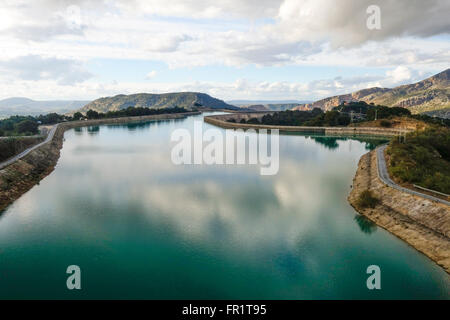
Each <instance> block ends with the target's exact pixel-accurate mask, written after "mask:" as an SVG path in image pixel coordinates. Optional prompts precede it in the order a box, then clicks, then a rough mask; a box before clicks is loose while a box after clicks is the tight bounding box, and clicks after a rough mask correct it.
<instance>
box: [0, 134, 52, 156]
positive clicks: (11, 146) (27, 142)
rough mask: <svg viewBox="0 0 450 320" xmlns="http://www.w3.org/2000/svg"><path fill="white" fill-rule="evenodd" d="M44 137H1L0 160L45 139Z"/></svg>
mask: <svg viewBox="0 0 450 320" xmlns="http://www.w3.org/2000/svg"><path fill="white" fill-rule="evenodd" d="M43 140H44V137H39V136H37V137H5V138H3V137H2V139H0V162H2V161H5V160H7V159H9V158H11V157H13V156H14V155H16V154H19V153H21V152H22V151H24V150H26V149H27V148H29V147H31V146H33V145H35V144H38V143H39V142H41V141H43Z"/></svg>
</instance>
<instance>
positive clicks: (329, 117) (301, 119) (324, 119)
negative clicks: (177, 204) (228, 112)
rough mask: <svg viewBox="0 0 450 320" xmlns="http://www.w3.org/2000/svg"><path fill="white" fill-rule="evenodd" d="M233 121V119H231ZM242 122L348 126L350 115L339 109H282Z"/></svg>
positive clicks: (242, 121)
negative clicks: (326, 110) (325, 110)
mask: <svg viewBox="0 0 450 320" xmlns="http://www.w3.org/2000/svg"><path fill="white" fill-rule="evenodd" d="M230 121H231V120H230ZM240 122H241V123H247V124H264V125H281V126H316V127H318V126H347V125H348V124H350V117H349V116H348V115H346V114H343V113H340V112H338V111H328V112H325V113H324V112H323V111H322V110H321V109H318V108H315V109H313V110H312V111H292V110H287V111H280V112H276V113H273V114H266V115H264V116H263V117H262V118H261V119H257V118H251V119H249V120H247V121H246V120H245V119H242V120H241V121H240Z"/></svg>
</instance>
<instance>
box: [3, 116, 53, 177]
mask: <svg viewBox="0 0 450 320" xmlns="http://www.w3.org/2000/svg"><path fill="white" fill-rule="evenodd" d="M57 128H58V124H55V125H54V126H53V127H52V128H51V129H50V131H49V133H48V135H47V138H45V140H44V141H42V142H40V143H38V144H36V145H34V146H32V147H30V148H28V149H26V150H24V151H22V152H21V153H19V154H18V155H15V156H14V157H12V158H10V159H8V160H6V161H3V162H2V163H0V170H1V169H3V168H5V167H7V166H9V165H10V164H11V163H13V162H15V161H17V160H19V159H21V158H23V157H25V156H26V155H27V154H29V153H30V152H31V151H33V150H35V149H37V148H39V147H40V146H42V145H44V144H46V143H49V142H50V141H52V139H53V136H54V135H55V132H56V129H57Z"/></svg>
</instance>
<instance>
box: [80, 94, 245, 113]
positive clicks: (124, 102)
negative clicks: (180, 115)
mask: <svg viewBox="0 0 450 320" xmlns="http://www.w3.org/2000/svg"><path fill="white" fill-rule="evenodd" d="M176 106H178V107H180V108H186V109H188V110H191V109H192V108H198V107H205V108H211V109H232V110H234V109H238V108H237V107H235V106H232V105H230V104H227V103H225V102H224V101H222V100H219V99H216V98H213V97H211V96H209V95H207V94H205V93H198V92H176V93H164V94H150V93H138V94H131V95H123V94H121V95H117V96H114V97H106V98H100V99H97V100H94V101H92V102H91V103H89V104H88V105H86V106H84V107H83V108H81V109H80V112H87V111H88V110H89V109H91V110H95V111H97V112H103V113H105V112H108V111H117V110H122V109H126V108H128V107H144V108H171V107H176Z"/></svg>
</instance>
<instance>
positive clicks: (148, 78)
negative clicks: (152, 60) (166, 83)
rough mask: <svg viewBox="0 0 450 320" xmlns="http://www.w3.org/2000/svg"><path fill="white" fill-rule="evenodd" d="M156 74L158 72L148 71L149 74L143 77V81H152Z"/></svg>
mask: <svg viewBox="0 0 450 320" xmlns="http://www.w3.org/2000/svg"><path fill="white" fill-rule="evenodd" d="M157 74H158V72H156V71H155V70H153V71H150V72H149V73H147V75H146V76H145V79H147V80H150V79H153V78H154V77H156V75H157Z"/></svg>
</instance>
